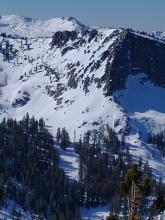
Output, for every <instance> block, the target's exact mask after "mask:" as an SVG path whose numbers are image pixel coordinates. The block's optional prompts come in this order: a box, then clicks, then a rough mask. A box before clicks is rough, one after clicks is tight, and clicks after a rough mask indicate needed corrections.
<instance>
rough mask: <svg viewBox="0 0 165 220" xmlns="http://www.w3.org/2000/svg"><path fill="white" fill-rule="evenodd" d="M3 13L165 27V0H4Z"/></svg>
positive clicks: (0, 6) (0, 7)
mask: <svg viewBox="0 0 165 220" xmlns="http://www.w3.org/2000/svg"><path fill="white" fill-rule="evenodd" d="M0 14H18V15H22V16H28V17H34V18H48V17H59V16H60V17H62V16H64V17H66V16H67V17H68V16H73V17H75V18H77V19H78V20H79V21H81V22H82V23H84V24H90V25H102V26H107V25H108V26H114V27H133V28H135V29H139V30H146V31H152V30H164V31H165V0H0Z"/></svg>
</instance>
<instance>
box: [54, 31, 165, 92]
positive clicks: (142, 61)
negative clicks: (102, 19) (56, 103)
mask: <svg viewBox="0 0 165 220" xmlns="http://www.w3.org/2000/svg"><path fill="white" fill-rule="evenodd" d="M113 38H115V40H114V42H113V43H112V44H111V45H110V46H109V47H108V49H107V50H105V51H104V52H103V53H102V55H101V57H100V59H99V60H97V62H96V63H89V66H90V67H92V68H91V71H92V69H99V67H100V66H101V64H102V62H103V61H104V60H107V63H106V69H105V73H104V74H103V76H102V77H101V78H100V79H98V78H96V79H95V83H97V86H98V87H100V85H101V84H103V83H105V87H104V93H105V95H106V96H108V95H111V94H112V93H113V92H114V91H116V90H120V89H123V88H125V83H126V80H127V78H128V76H129V75H130V74H137V73H141V72H143V73H145V74H146V80H150V81H151V82H152V83H154V84H155V85H157V86H161V87H164V86H165V56H164V54H165V43H164V42H162V41H158V40H156V39H154V38H151V37H148V36H141V35H138V34H136V33H134V32H131V31H128V30H122V31H118V30H116V31H114V32H113V33H112V34H111V35H110V36H109V37H107V38H105V40H104V42H103V43H102V44H104V43H105V42H108V41H110V40H112V39H113ZM93 39H94V40H95V41H97V39H99V33H98V31H97V30H95V29H92V30H86V31H83V32H81V34H79V35H78V33H76V32H75V31H71V32H70V31H64V32H56V33H55V34H54V36H53V38H52V42H51V46H52V48H53V47H54V46H57V47H60V48H63V50H62V54H63V55H64V54H65V53H67V52H68V51H70V50H73V49H78V48H81V47H82V46H83V44H90V42H91V41H92V40H93ZM68 41H71V42H73V44H72V46H70V47H65V45H66V44H67V42H68ZM74 72H75V71H74V70H73V69H72V71H71V81H72V83H73V81H74V80H75V77H76V76H75V77H74ZM85 81H86V82H85V83H88V82H87V81H90V80H89V79H86V80H85ZM69 84H70V83H69ZM88 84H89V83H88Z"/></svg>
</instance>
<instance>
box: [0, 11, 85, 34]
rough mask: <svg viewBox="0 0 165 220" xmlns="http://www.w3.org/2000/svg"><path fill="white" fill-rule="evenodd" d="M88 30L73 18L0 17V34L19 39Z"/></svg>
mask: <svg viewBox="0 0 165 220" xmlns="http://www.w3.org/2000/svg"><path fill="white" fill-rule="evenodd" d="M85 29H88V27H86V26H85V25H84V24H82V23H80V22H79V21H78V20H77V19H75V18H73V17H69V18H65V17H61V18H49V19H45V20H42V19H33V18H28V17H22V16H18V15H2V16H0V33H6V34H10V35H14V36H20V37H51V36H52V35H53V33H55V32H57V31H65V30H68V31H74V30H76V31H82V30H85Z"/></svg>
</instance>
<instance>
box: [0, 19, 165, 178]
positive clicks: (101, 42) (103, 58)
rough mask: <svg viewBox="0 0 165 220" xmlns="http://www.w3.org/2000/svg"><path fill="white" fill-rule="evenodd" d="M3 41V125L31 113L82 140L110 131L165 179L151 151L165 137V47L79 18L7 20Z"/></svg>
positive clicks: (2, 22)
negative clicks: (153, 137) (151, 140)
mask: <svg viewBox="0 0 165 220" xmlns="http://www.w3.org/2000/svg"><path fill="white" fill-rule="evenodd" d="M0 34H1V37H0V111H1V113H0V118H1V119H2V118H3V117H12V118H16V119H18V120H19V119H21V118H22V117H23V116H24V115H25V114H26V113H27V112H29V114H30V115H34V116H35V117H36V118H40V117H43V118H44V119H45V120H46V123H47V125H49V126H51V128H50V129H51V131H52V132H56V129H57V128H58V127H66V128H67V130H68V131H69V133H70V136H71V138H73V137H74V136H75V135H76V139H78V138H79V137H80V136H81V135H83V134H84V133H85V132H86V131H87V130H94V129H95V130H99V129H104V127H105V126H106V124H107V123H108V124H109V125H110V127H112V128H113V129H114V130H115V131H116V132H117V133H118V134H119V137H120V138H124V139H125V141H126V144H127V145H128V146H129V147H130V150H131V153H132V154H133V155H134V157H135V158H137V157H139V156H142V158H143V160H144V161H146V160H148V161H149V163H150V165H151V167H152V168H153V171H154V173H155V174H156V175H157V176H161V177H162V178H163V179H165V159H164V158H163V157H162V155H161V153H160V152H159V151H158V150H157V149H156V148H155V147H154V146H152V145H149V144H147V143H146V139H147V133H148V132H153V133H158V132H160V131H164V129H165V103H164V97H165V90H164V86H165V56H164V55H165V44H164V42H163V41H159V40H157V39H156V38H153V37H151V36H144V35H141V34H137V33H134V32H131V31H128V30H124V29H111V28H96V29H94V28H90V27H86V26H85V25H83V24H81V23H80V22H78V21H77V20H76V19H74V18H55V19H50V20H46V21H41V20H34V19H30V18H22V17H18V16H1V18H0ZM74 134H75V135H74ZM153 151H154V155H155V156H154V158H153Z"/></svg>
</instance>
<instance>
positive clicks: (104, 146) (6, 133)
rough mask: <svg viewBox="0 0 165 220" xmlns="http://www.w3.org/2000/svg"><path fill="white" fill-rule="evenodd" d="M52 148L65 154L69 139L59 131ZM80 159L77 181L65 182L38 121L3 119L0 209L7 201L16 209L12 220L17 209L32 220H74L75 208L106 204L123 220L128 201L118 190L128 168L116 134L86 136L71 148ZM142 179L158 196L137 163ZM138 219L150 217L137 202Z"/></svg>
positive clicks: (157, 186) (160, 186) (128, 161)
mask: <svg viewBox="0 0 165 220" xmlns="http://www.w3.org/2000/svg"><path fill="white" fill-rule="evenodd" d="M56 141H57V143H58V144H59V145H60V146H61V147H62V148H63V149H64V150H65V149H67V147H69V144H70V141H69V135H68V132H67V131H66V130H65V129H62V130H60V129H58V131H57V139H56ZM75 150H76V152H77V153H78V155H79V159H78V160H79V179H78V181H71V182H70V181H69V180H68V178H67V177H66V175H65V174H64V171H63V170H62V169H61V168H60V167H59V160H60V158H59V154H58V151H57V150H56V149H55V148H54V140H53V137H52V135H51V134H50V133H49V132H48V130H47V128H46V126H45V122H44V121H43V119H40V120H36V119H35V118H34V117H33V118H29V115H28V114H27V115H26V116H25V117H24V118H23V120H21V121H19V122H17V121H15V120H13V119H4V120H3V121H2V122H1V123H0V199H1V207H2V206H7V200H11V201H13V202H14V204H15V209H14V211H12V213H11V216H15V217H16V216H17V217H18V219H19V216H21V213H20V212H19V210H17V206H18V205H19V206H20V207H21V208H22V209H23V210H24V211H25V212H27V213H29V215H31V218H33V219H35V218H36V219H37V218H38V219H50V220H78V219H80V215H79V207H80V206H85V207H87V208H90V207H95V206H97V205H101V204H111V210H112V212H113V213H114V214H115V215H116V216H119V215H120V214H121V213H122V214H123V216H124V217H123V219H125V218H127V214H128V212H127V209H128V207H127V200H126V199H124V197H123V195H122V194H121V193H120V184H121V181H123V180H124V175H125V173H126V171H127V169H128V168H129V166H130V164H132V163H133V161H132V158H131V156H130V154H129V150H128V149H123V143H121V142H119V140H118V138H117V136H116V134H115V133H114V132H113V130H112V129H110V128H109V126H108V125H107V134H106V135H104V134H102V133H101V132H98V133H97V132H96V133H95V134H93V133H90V132H87V133H86V135H85V136H84V138H83V140H80V141H79V143H75ZM137 166H138V169H139V170H143V175H147V176H148V177H149V178H150V179H151V195H152V196H156V195H157V194H158V193H159V192H160V191H162V190H163V187H164V186H163V184H162V183H161V181H160V182H159V183H156V181H155V180H154V179H153V177H152V174H151V169H150V167H149V165H148V164H147V163H146V164H144V165H143V163H142V158H139V162H138V163H137ZM139 205H141V206H143V209H140V210H138V214H139V215H140V216H145V215H146V214H147V213H150V209H149V204H148V203H147V202H146V200H142V202H141V203H140V202H139Z"/></svg>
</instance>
